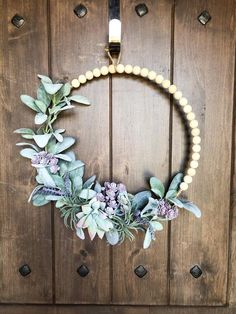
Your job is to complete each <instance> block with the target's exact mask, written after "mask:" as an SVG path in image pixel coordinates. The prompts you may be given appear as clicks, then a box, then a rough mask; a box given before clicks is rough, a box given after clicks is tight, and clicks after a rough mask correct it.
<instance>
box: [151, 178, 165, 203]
mask: <svg viewBox="0 0 236 314" xmlns="http://www.w3.org/2000/svg"><path fill="white" fill-rule="evenodd" d="M150 186H151V190H152V192H153V193H154V194H156V195H157V196H159V197H161V198H162V197H163V196H164V194H165V188H164V185H163V184H162V182H161V181H160V180H159V179H157V178H155V177H151V178H150Z"/></svg>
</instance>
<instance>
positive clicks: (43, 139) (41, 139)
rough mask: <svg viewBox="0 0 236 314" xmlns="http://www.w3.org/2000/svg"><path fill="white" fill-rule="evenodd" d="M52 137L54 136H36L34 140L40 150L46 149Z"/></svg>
mask: <svg viewBox="0 0 236 314" xmlns="http://www.w3.org/2000/svg"><path fill="white" fill-rule="evenodd" d="M51 136H52V134H42V135H34V136H33V139H34V140H35V143H36V144H37V145H38V146H39V147H40V148H44V147H45V146H46V145H47V144H48V141H49V140H50V138H51Z"/></svg>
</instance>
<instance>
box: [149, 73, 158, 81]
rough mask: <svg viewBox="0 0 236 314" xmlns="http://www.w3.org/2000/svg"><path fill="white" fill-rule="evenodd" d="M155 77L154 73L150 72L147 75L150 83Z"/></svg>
mask: <svg viewBox="0 0 236 314" xmlns="http://www.w3.org/2000/svg"><path fill="white" fill-rule="evenodd" d="M156 76H157V74H156V72H155V71H150V72H149V73H148V78H149V80H150V81H153V80H155V78H156Z"/></svg>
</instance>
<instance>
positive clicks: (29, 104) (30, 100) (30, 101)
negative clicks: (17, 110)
mask: <svg viewBox="0 0 236 314" xmlns="http://www.w3.org/2000/svg"><path fill="white" fill-rule="evenodd" d="M20 99H21V101H22V102H23V104H25V105H26V106H27V107H29V108H30V109H32V110H34V111H36V112H40V110H39V108H38V107H37V106H36V104H35V102H34V98H32V97H31V96H28V95H21V96H20Z"/></svg>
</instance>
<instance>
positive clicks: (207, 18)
mask: <svg viewBox="0 0 236 314" xmlns="http://www.w3.org/2000/svg"><path fill="white" fill-rule="evenodd" d="M197 19H198V21H199V22H200V23H201V24H202V25H206V24H207V23H208V22H209V21H210V20H211V16H210V13H209V12H208V11H206V10H205V11H202V13H201V14H200V15H199V16H198V18H197Z"/></svg>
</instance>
